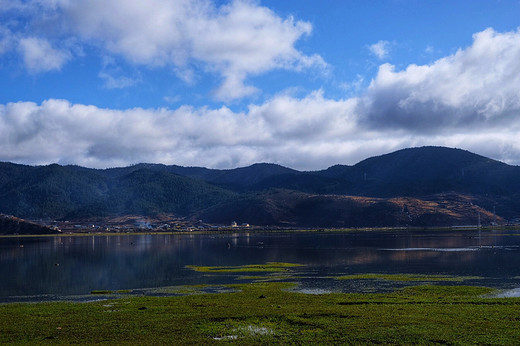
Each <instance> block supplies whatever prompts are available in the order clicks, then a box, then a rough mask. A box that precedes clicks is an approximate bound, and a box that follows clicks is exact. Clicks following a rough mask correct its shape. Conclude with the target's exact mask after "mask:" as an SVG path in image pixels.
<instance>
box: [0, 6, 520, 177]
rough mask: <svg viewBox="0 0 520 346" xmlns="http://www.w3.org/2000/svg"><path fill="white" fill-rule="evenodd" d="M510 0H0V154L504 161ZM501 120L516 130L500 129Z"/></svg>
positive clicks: (511, 156)
mask: <svg viewBox="0 0 520 346" xmlns="http://www.w3.org/2000/svg"><path fill="white" fill-rule="evenodd" d="M518 18H520V1H498V0H497V1H481V0H474V1H469V0H468V1H412V0H410V1H405V0H388V1H350V0H343V1H339V0H331V1H327V2H318V1H313V0H298V1H296V0H294V1H293V0H287V1H275V0H270V1H247V0H236V1H207V0H190V1H188V0H150V1H146V2H143V1H130V0H48V1H44V0H29V1H19V0H0V90H2V92H0V160H1V161H11V162H17V163H25V164H48V163H54V162H57V163H60V164H79V165H83V166H88V167H99V168H102V167H113V166H122V165H128V164H133V163H138V162H156V163H165V164H178V165H185V166H186V165H189V166H207V167H217V168H231V167H237V166H246V165H249V164H252V163H255V162H274V163H278V164H281V165H285V166H289V167H292V168H296V169H305V170H313V169H323V168H326V167H328V166H330V165H333V164H337V163H340V164H354V163H356V162H358V161H359V160H361V159H364V158H366V157H369V156H372V155H379V154H383V153H387V152H390V151H393V150H397V149H401V148H404V147H411V146H422V145H443V146H450V147H458V148H463V149H467V150H470V151H473V152H477V153H479V154H482V155H486V156H489V157H492V158H494V159H498V160H503V161H506V162H508V163H511V164H520V155H519V154H520V140H519V139H518V138H517V137H518V136H517V133H518V130H520V122H519V120H520V119H519V118H520V30H519V27H520V20H519V19H518ZM517 124H518V125H517Z"/></svg>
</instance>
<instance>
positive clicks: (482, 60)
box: [363, 29, 520, 133]
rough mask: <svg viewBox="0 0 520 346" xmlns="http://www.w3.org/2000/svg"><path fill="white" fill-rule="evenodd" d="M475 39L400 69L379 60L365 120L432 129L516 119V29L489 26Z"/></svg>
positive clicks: (519, 46)
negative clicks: (500, 30)
mask: <svg viewBox="0 0 520 346" xmlns="http://www.w3.org/2000/svg"><path fill="white" fill-rule="evenodd" d="M473 40H474V41H473V44H472V45H471V46H470V47H468V48H466V49H459V50H458V51H457V52H456V53H455V54H453V55H450V56H447V57H445V58H442V59H439V60H437V61H435V62H434V63H432V64H430V65H422V66H417V65H410V66H408V67H407V68H406V69H404V70H402V71H396V69H395V67H394V66H392V65H390V64H383V65H381V66H380V68H379V72H378V74H377V76H376V77H375V78H374V80H372V82H371V85H370V87H369V88H368V92H367V95H366V97H365V99H364V107H365V109H364V110H363V112H366V113H367V115H366V121H367V123H368V124H367V125H368V126H370V127H373V126H377V127H386V128H395V129H397V128H399V129H406V130H409V131H420V132H424V133H428V132H429V133H431V132H436V131H440V130H443V129H452V128H460V127H464V128H465V129H466V130H467V131H473V130H474V129H477V128H489V127H494V128H502V127H504V126H508V127H509V126H510V125H511V124H516V123H517V122H518V120H519V116H520V88H519V87H518V86H519V85H520V29H519V30H517V31H514V32H507V33H497V32H495V31H494V30H493V29H487V30H484V31H482V32H479V33H477V34H475V35H474V36H473ZM513 126H515V127H516V125H513Z"/></svg>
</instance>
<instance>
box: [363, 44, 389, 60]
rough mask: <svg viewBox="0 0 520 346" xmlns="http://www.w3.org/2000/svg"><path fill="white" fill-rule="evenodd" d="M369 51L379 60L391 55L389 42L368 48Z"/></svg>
mask: <svg viewBox="0 0 520 346" xmlns="http://www.w3.org/2000/svg"><path fill="white" fill-rule="evenodd" d="M368 50H369V51H370V53H372V54H374V55H375V56H376V57H377V58H378V59H380V60H382V59H385V58H386V57H388V54H389V53H390V42H388V41H379V42H377V43H374V44H372V45H370V46H368Z"/></svg>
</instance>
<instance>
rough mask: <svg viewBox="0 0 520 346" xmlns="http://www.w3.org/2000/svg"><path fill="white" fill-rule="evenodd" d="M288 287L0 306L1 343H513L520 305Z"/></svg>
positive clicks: (424, 290)
mask: <svg viewBox="0 0 520 346" xmlns="http://www.w3.org/2000/svg"><path fill="white" fill-rule="evenodd" d="M291 285H292V284H290V283H280V282H271V283H251V284H237V285H230V286H229V287H230V288H233V291H232V292H229V293H219V294H195V295H186V296H176V297H123V298H120V299H115V300H109V301H94V302H89V303H71V302H52V303H30V304H27V303H22V304H18V303H15V304H3V305H0V343H27V342H28V343H42V342H52V343H66V344H69V343H83V344H85V343H88V344H90V343H104V342H107V343H113V344H125V343H126V344H163V343H166V344H208V343H209V344H210V343H220V342H236V343H240V344H287V343H297V344H311V343H321V344H338V343H355V344H360V343H361V344H367V343H368V344H371V343H383V344H389V343H396V344H416V343H449V344H514V343H516V342H518V340H519V339H520V328H518V327H519V325H520V299H518V298H484V295H486V294H489V293H491V292H492V290H491V289H488V288H482V287H471V286H433V285H427V286H414V287H407V288H404V289H400V290H397V291H395V292H393V293H377V294H376V293H366V294H358V293H356V294H354V293H331V294H323V295H310V294H303V293H296V292H290V290H289V288H291Z"/></svg>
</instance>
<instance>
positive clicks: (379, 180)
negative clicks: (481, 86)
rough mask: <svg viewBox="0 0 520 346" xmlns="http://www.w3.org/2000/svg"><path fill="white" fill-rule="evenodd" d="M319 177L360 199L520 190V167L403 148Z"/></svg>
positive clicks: (445, 152) (458, 154)
mask: <svg viewBox="0 0 520 346" xmlns="http://www.w3.org/2000/svg"><path fill="white" fill-rule="evenodd" d="M316 174H318V175H321V176H325V177H329V178H336V179H342V180H344V181H346V182H349V183H350V184H351V186H352V188H351V189H349V191H348V193H351V194H355V195H362V196H377V197H391V196H402V195H406V196H425V195H430V194H435V193H441V192H446V191H459V192H464V193H470V194H493V195H504V194H505V195H511V194H516V193H518V192H520V168H519V167H514V166H509V165H506V164H505V163H502V162H499V161H495V160H491V159H489V158H486V157H483V156H480V155H476V154H473V153H470V152H468V151H465V150H460V149H451V148H444V147H422V148H411V149H403V150H399V151H396V152H393V153H390V154H386V155H381V156H377V157H372V158H369V159H366V160H364V161H361V162H359V163H358V164H356V165H354V166H333V167H331V168H329V169H327V170H325V171H321V172H316Z"/></svg>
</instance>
